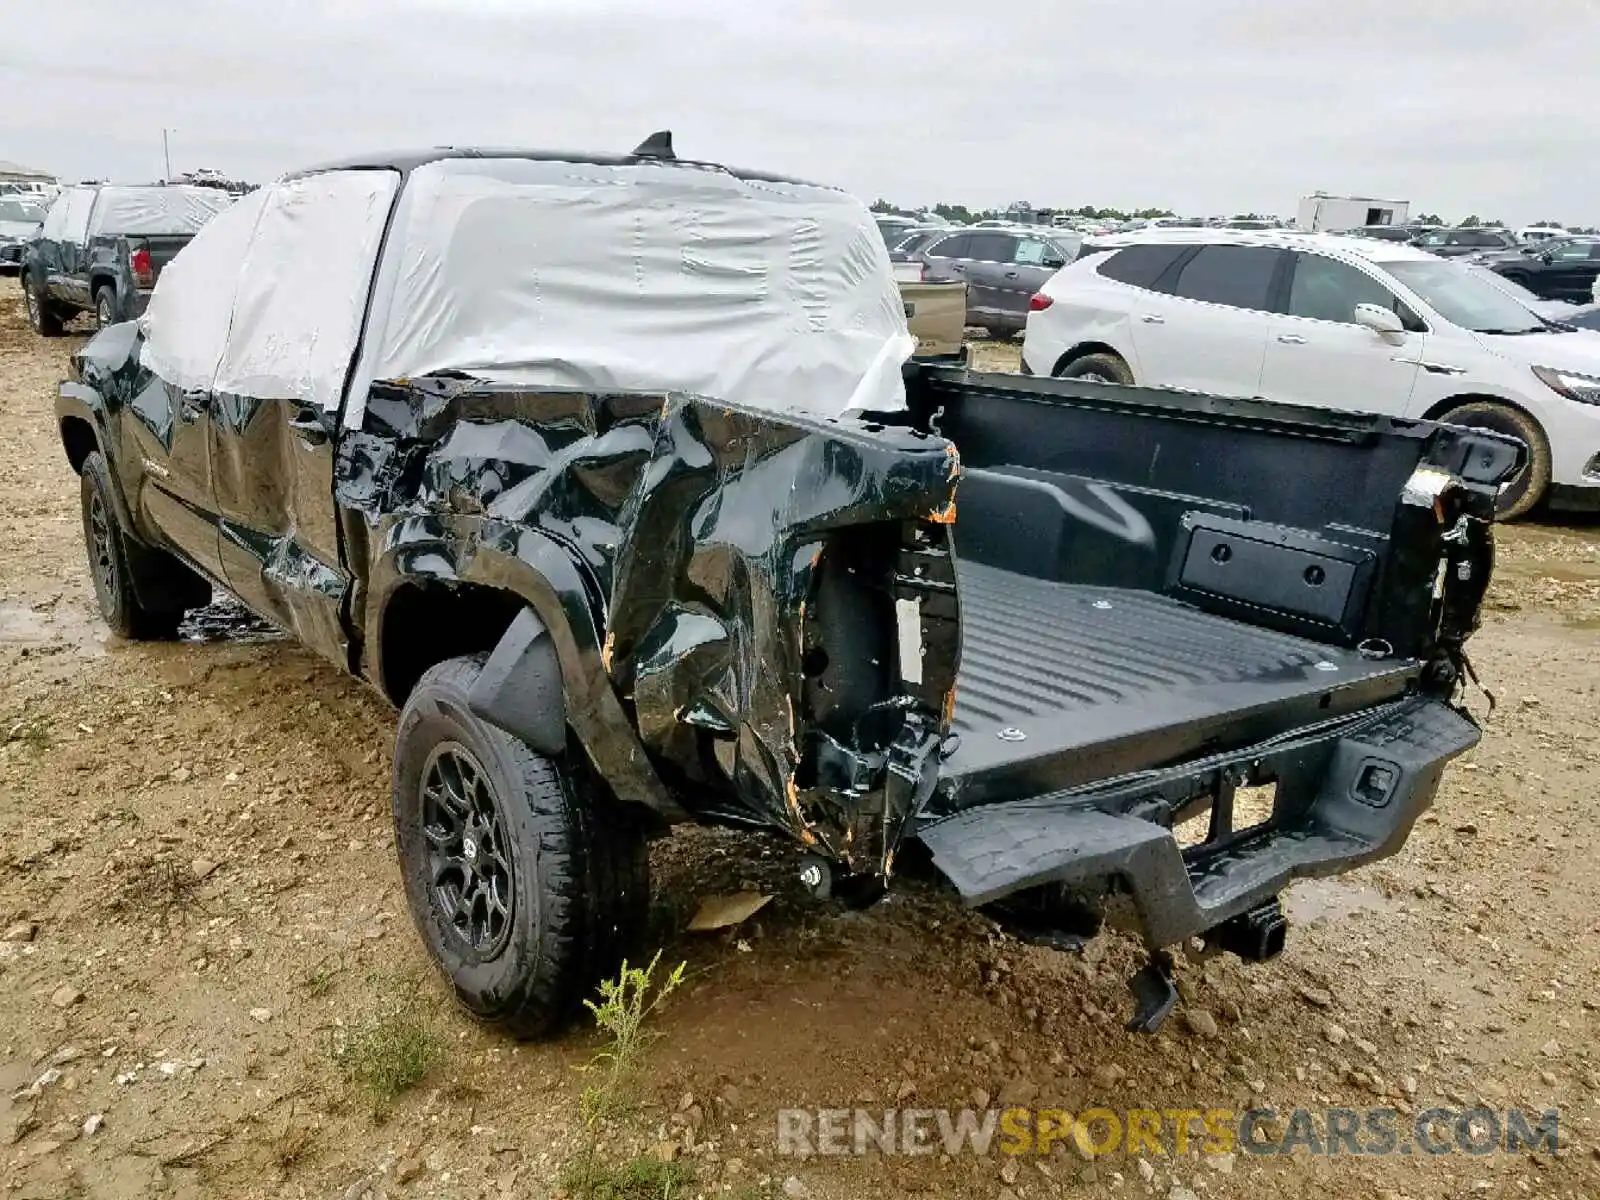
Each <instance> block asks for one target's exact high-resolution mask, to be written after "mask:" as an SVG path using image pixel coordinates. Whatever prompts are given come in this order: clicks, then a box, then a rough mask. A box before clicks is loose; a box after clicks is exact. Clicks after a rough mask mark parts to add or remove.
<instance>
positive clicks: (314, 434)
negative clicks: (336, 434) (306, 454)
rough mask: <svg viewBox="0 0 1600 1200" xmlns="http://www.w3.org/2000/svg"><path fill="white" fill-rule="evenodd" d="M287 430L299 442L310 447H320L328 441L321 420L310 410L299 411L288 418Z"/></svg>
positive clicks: (325, 429)
mask: <svg viewBox="0 0 1600 1200" xmlns="http://www.w3.org/2000/svg"><path fill="white" fill-rule="evenodd" d="M289 428H290V429H292V430H293V431H294V433H295V436H296V437H298V438H299V439H300V440H301V441H303V442H306V443H307V444H309V445H312V446H320V445H322V444H323V443H324V442H326V441H327V440H328V430H327V427H326V426H324V425H323V423H322V419H321V418H320V417H319V416H317V414H316V413H315V412H313V411H311V410H310V409H301V410H300V411H299V412H297V413H295V415H294V416H292V417H290V418H289Z"/></svg>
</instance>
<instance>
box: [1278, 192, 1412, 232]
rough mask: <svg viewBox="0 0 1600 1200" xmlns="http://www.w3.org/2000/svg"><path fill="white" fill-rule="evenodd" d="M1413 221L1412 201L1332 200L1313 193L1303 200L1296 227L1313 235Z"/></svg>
mask: <svg viewBox="0 0 1600 1200" xmlns="http://www.w3.org/2000/svg"><path fill="white" fill-rule="evenodd" d="M1410 219H1411V201H1409V200H1379V199H1376V198H1375V197H1372V196H1330V195H1328V193H1327V192H1313V193H1312V194H1311V195H1309V196H1304V197H1302V198H1301V200H1300V211H1299V213H1298V214H1297V215H1296V217H1295V225H1296V226H1298V227H1299V228H1301V229H1304V230H1308V231H1310V232H1318V233H1320V232H1330V233H1334V232H1338V231H1339V230H1341V229H1359V228H1361V226H1363V225H1404V224H1406V222H1408V221H1409V220H1410Z"/></svg>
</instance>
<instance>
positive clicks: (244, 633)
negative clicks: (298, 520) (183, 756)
mask: <svg viewBox="0 0 1600 1200" xmlns="http://www.w3.org/2000/svg"><path fill="white" fill-rule="evenodd" d="M286 636H287V635H285V634H284V633H283V631H282V630H280V629H278V628H277V627H276V626H274V625H272V624H270V623H268V622H266V621H263V620H262V619H261V618H260V617H258V616H256V615H255V614H254V613H253V612H251V611H250V610H249V609H247V608H245V606H244V605H242V604H240V603H239V601H237V600H235V599H234V598H233V597H232V596H226V595H220V596H218V598H217V599H216V600H214V601H213V602H212V603H210V604H208V605H206V606H205V607H204V608H197V609H194V610H193V611H192V612H190V613H189V614H188V615H186V616H185V617H184V618H183V621H182V623H181V624H179V626H178V640H179V641H180V642H191V643H197V644H199V643H204V644H212V643H218V642H228V643H236V644H243V645H249V644H252V643H256V642H277V641H282V640H284V638H285V637H286ZM117 644H118V643H117V641H116V639H114V638H112V636H111V631H110V630H109V629H107V628H106V626H105V622H103V621H101V620H100V616H99V614H98V613H97V612H95V611H94V610H93V609H90V608H86V607H83V606H80V605H78V604H73V603H68V602H61V603H58V604H54V605H50V606H48V607H45V608H31V607H29V606H27V605H24V604H0V646H22V647H24V648H26V649H28V650H30V651H33V652H36V653H61V652H63V651H70V652H72V653H73V654H76V655H79V656H81V657H84V658H98V657H100V656H101V655H103V654H105V653H106V650H107V649H108V648H110V647H114V646H116V645H117Z"/></svg>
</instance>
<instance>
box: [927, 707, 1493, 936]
mask: <svg viewBox="0 0 1600 1200" xmlns="http://www.w3.org/2000/svg"><path fill="white" fill-rule="evenodd" d="M1479 736H1480V735H1479V731H1478V728H1477V726H1476V725H1474V724H1473V723H1472V722H1471V721H1470V720H1468V719H1467V718H1466V717H1464V716H1463V715H1461V714H1460V713H1459V712H1457V711H1456V710H1455V709H1454V708H1452V707H1450V706H1449V705H1448V704H1446V703H1444V702H1443V701H1439V700H1433V699H1427V698H1421V697H1413V698H1410V699H1407V700H1405V701H1401V702H1399V703H1396V704H1392V705H1389V706H1386V707H1385V708H1384V709H1382V710H1381V711H1380V712H1378V713H1377V714H1374V715H1373V716H1372V717H1371V718H1370V719H1368V720H1363V721H1358V722H1355V723H1350V722H1344V723H1341V724H1340V725H1339V726H1338V727H1336V728H1335V729H1332V730H1330V731H1329V732H1327V733H1326V735H1325V736H1322V737H1309V738H1304V739H1299V740H1295V741H1291V742H1286V741H1285V740H1284V739H1277V740H1275V741H1274V742H1272V743H1267V744H1265V745H1263V746H1260V747H1256V748H1253V749H1250V750H1244V751H1241V752H1239V753H1238V754H1237V755H1230V756H1227V758H1226V760H1219V759H1211V760H1208V761H1207V762H1205V763H1202V764H1198V765H1196V766H1195V767H1194V769H1193V770H1192V771H1189V772H1187V773H1186V772H1185V771H1184V770H1183V769H1181V768H1179V769H1174V770H1173V771H1167V772H1152V773H1151V775H1152V779H1151V781H1150V784H1149V787H1148V789H1147V790H1145V791H1144V792H1143V793H1142V794H1141V792H1140V786H1141V785H1140V784H1139V783H1138V782H1137V781H1135V782H1134V783H1132V784H1130V785H1128V786H1125V787H1118V788H1112V789H1105V788H1102V789H1100V790H1098V791H1094V792H1092V793H1091V791H1090V790H1089V789H1080V790H1078V791H1074V792H1060V793H1054V794H1051V795H1045V796H1039V797H1035V798H1033V799H1029V800H1016V801H1009V802H1005V803H998V804H990V805H982V806H979V807H975V808H970V809H966V810H964V811H962V812H960V813H957V814H956V815H954V816H951V817H947V818H944V819H942V820H936V821H934V822H932V823H930V824H927V825H924V826H923V827H921V828H920V829H919V830H918V831H917V837H918V838H920V839H921V841H922V842H923V844H924V845H925V846H926V847H927V848H928V850H929V852H930V853H931V855H932V857H933V862H934V865H935V866H936V867H938V869H939V870H940V871H941V872H943V873H944V875H945V876H946V877H947V878H948V879H949V880H950V882H951V883H952V884H954V885H955V887H956V890H957V891H958V892H960V894H961V896H962V897H963V899H965V900H966V902H967V903H968V904H970V905H974V906H976V905H981V904H989V903H992V902H994V901H996V900H1000V899H1002V898H1004V897H1006V896H1009V895H1011V894H1012V893H1015V892H1019V891H1022V890H1024V889H1028V888H1033V887H1040V886H1044V885H1062V886H1064V887H1066V888H1068V889H1070V890H1072V891H1074V892H1078V893H1080V894H1084V895H1088V896H1094V895H1106V894H1111V893H1118V892H1122V893H1127V894H1128V895H1130V896H1131V898H1132V900H1133V904H1134V908H1135V909H1136V911H1137V915H1138V921H1139V924H1140V926H1141V931H1142V933H1143V936H1144V939H1145V941H1146V943H1147V944H1148V945H1149V946H1151V947H1161V946H1169V945H1173V944H1175V943H1178V942H1181V941H1183V940H1184V939H1186V938H1189V937H1193V936H1196V935H1202V934H1206V933H1209V932H1212V931H1215V933H1213V934H1212V938H1211V939H1210V940H1213V941H1217V942H1219V943H1220V944H1223V945H1224V948H1234V947H1232V946H1229V945H1227V943H1229V942H1236V943H1237V944H1238V946H1239V947H1242V948H1243V949H1246V950H1254V951H1256V952H1258V953H1260V954H1261V955H1263V956H1270V954H1271V953H1275V952H1276V949H1277V948H1281V945H1282V933H1283V930H1282V928H1281V926H1280V927H1274V928H1268V926H1270V925H1271V924H1272V923H1271V922H1265V921H1257V922H1255V923H1254V924H1252V925H1251V927H1250V928H1249V929H1246V928H1244V927H1243V926H1242V925H1240V924H1238V923H1234V924H1232V925H1227V924H1225V923H1228V922H1233V921H1234V919H1235V918H1244V919H1245V924H1250V920H1249V918H1248V917H1247V916H1246V914H1251V915H1252V916H1253V915H1255V914H1254V912H1253V910H1258V909H1261V908H1262V907H1263V906H1264V905H1267V904H1269V903H1270V902H1271V901H1272V899H1273V898H1274V897H1275V896H1276V895H1277V894H1278V893H1279V892H1280V891H1282V889H1283V888H1284V887H1285V886H1286V885H1288V884H1289V883H1291V882H1292V881H1294V880H1295V879H1299V878H1304V877H1311V876H1325V875H1336V874H1339V873H1341V872H1344V871H1348V870H1350V869H1351V868H1353V867H1356V866H1359V865H1361V864H1362V863H1366V862H1370V861H1372V860H1374V859H1379V858H1384V857H1387V856H1388V855H1390V854H1393V853H1394V852H1395V851H1396V850H1398V849H1399V848H1400V846H1401V845H1403V844H1404V842H1405V840H1406V838H1407V836H1408V835H1409V834H1410V832H1411V826H1412V825H1413V823H1414V822H1415V821H1416V819H1417V817H1418V816H1419V815H1420V814H1421V813H1422V812H1423V810H1425V809H1426V808H1427V807H1428V805H1429V804H1430V803H1432V800H1433V796H1434V793H1435V792H1436V791H1437V789H1438V785H1439V776H1440V774H1441V772H1442V771H1443V769H1444V765H1445V764H1446V763H1447V762H1449V761H1450V759H1452V758H1454V757H1456V756H1457V755H1458V754H1461V753H1462V752H1464V751H1466V750H1469V749H1471V748H1472V747H1473V746H1475V745H1476V744H1477V742H1478V739H1479ZM1251 777H1253V778H1275V779H1276V780H1277V781H1278V791H1277V799H1276V803H1275V806H1274V810H1273V814H1272V817H1271V818H1270V819H1269V820H1268V821H1267V822H1266V823H1265V824H1263V825H1260V826H1257V827H1255V828H1253V829H1248V830H1244V831H1242V832H1239V833H1231V832H1229V831H1227V830H1223V831H1221V835H1220V836H1218V835H1217V833H1216V832H1215V831H1214V833H1213V837H1212V838H1211V839H1210V840H1208V841H1206V842H1205V843H1202V844H1200V845H1198V846H1193V847H1191V848H1189V849H1187V850H1185V849H1184V848H1183V847H1181V846H1180V845H1179V843H1178V841H1177V839H1176V838H1175V837H1174V836H1173V833H1172V830H1171V829H1170V828H1168V827H1167V825H1165V824H1163V823H1160V821H1159V820H1151V819H1148V818H1149V817H1151V816H1153V815H1156V814H1159V813H1167V814H1170V813H1171V812H1172V811H1174V810H1175V809H1177V808H1180V807H1181V804H1180V803H1178V802H1177V800H1180V799H1181V797H1182V795H1183V794H1184V792H1185V790H1186V789H1187V790H1188V791H1189V792H1191V793H1192V792H1194V791H1195V790H1196V789H1202V788H1208V787H1212V786H1214V787H1215V789H1216V790H1217V791H1219V792H1228V793H1230V794H1231V789H1232V786H1233V784H1232V781H1233V780H1238V779H1243V778H1251ZM1219 926H1224V928H1222V929H1219V928H1218V927H1219ZM1241 939H1242V940H1241ZM1247 942H1248V943H1249V944H1248V945H1246V943H1247Z"/></svg>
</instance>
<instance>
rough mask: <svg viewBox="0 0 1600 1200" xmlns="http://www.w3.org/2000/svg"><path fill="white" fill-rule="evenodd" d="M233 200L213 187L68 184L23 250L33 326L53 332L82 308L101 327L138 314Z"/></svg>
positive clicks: (24, 284)
mask: <svg viewBox="0 0 1600 1200" xmlns="http://www.w3.org/2000/svg"><path fill="white" fill-rule="evenodd" d="M232 202H233V197H232V196H230V195H229V194H228V193H227V192H224V191H221V190H219V189H217V188H209V187H189V186H184V185H166V184H161V185H150V186H125V185H117V184H103V185H100V184H97V185H87V184H85V185H77V186H73V187H68V188H63V189H62V191H61V194H60V195H59V196H57V197H56V199H55V202H54V203H53V204H51V206H50V210H49V212H48V213H47V214H45V217H44V220H43V223H42V224H41V225H40V226H39V227H38V232H37V233H36V234H34V235H33V236H31V237H30V239H29V240H28V241H27V243H26V245H25V248H24V249H23V250H22V252H21V255H20V262H19V267H20V274H21V278H22V292H23V297H24V299H25V301H26V304H27V308H28V321H29V323H30V324H32V326H33V327H34V329H36V330H37V331H38V332H39V333H41V334H45V335H47V336H53V335H55V334H59V333H60V332H61V330H62V326H63V324H64V323H65V322H67V321H69V320H71V319H72V318H73V317H74V316H76V315H77V314H78V313H80V312H92V313H94V315H95V323H96V324H97V325H100V326H102V327H104V326H106V325H112V324H115V323H116V322H118V321H125V320H127V319H129V318H130V317H136V316H138V315H139V314H140V313H141V312H143V311H144V306H145V304H146V303H147V302H148V300H149V298H150V293H151V290H152V289H153V288H154V287H155V284H156V280H157V279H159V278H160V276H161V271H162V268H163V267H165V266H166V264H167V263H168V262H170V261H171V260H172V258H173V256H174V255H176V254H177V253H178V251H179V250H181V249H182V248H183V247H184V246H186V245H188V244H189V241H190V239H191V238H193V237H194V235H195V234H196V233H197V232H198V231H199V230H200V228H201V227H202V226H203V225H205V223H206V222H207V221H209V220H210V219H211V218H212V217H213V216H215V215H216V214H217V213H218V212H219V211H221V210H222V209H224V208H226V207H227V206H228V205H229V204H231V203H232Z"/></svg>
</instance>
